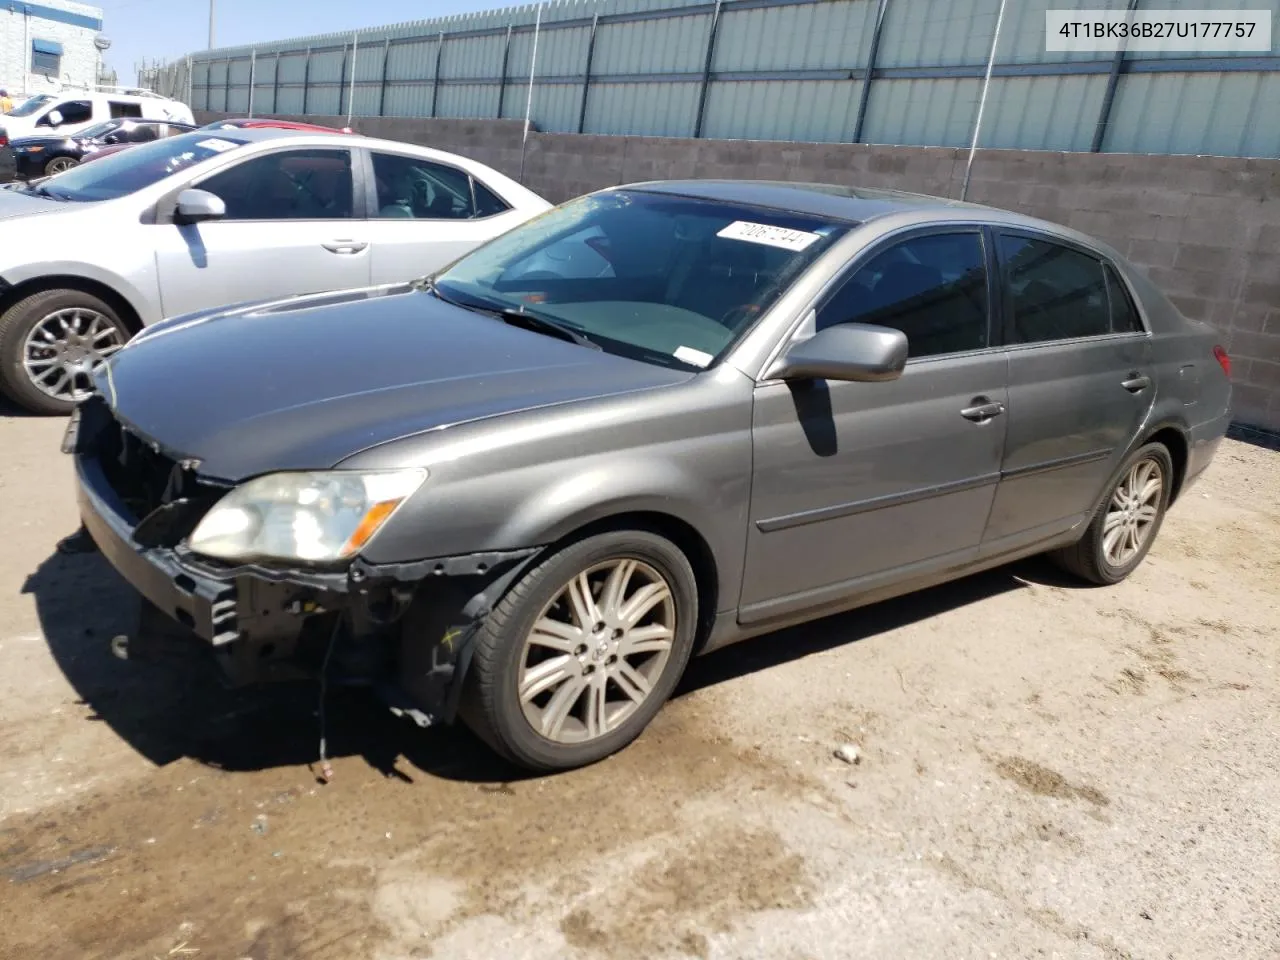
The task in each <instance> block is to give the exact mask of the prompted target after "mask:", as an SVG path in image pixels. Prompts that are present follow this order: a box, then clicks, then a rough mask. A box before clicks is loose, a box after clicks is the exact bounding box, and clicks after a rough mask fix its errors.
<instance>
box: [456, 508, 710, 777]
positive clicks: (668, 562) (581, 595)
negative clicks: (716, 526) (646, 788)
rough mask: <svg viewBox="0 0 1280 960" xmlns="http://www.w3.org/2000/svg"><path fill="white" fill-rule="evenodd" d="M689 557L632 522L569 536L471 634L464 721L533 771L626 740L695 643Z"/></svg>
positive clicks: (570, 764)
mask: <svg viewBox="0 0 1280 960" xmlns="http://www.w3.org/2000/svg"><path fill="white" fill-rule="evenodd" d="M697 623H698V591H697V583H696V580H695V578H694V574H693V569H692V568H691V567H690V565H689V561H688V559H687V558H686V557H685V556H684V554H683V553H681V552H680V550H679V549H678V548H677V547H676V546H675V545H674V544H672V543H671V542H670V541H668V540H666V539H664V538H663V537H660V536H657V535H656V534H653V533H649V532H646V531H638V530H620V531H612V532H609V533H602V534H598V535H596V536H592V537H588V538H586V539H583V540H579V541H577V542H576V543H572V544H570V545H569V546H567V547H565V548H564V549H562V550H560V551H559V552H557V553H555V554H553V555H551V556H550V557H548V558H547V559H546V560H544V561H542V562H541V563H540V564H538V565H537V566H536V567H534V568H533V569H532V570H530V571H529V572H528V573H526V574H525V575H524V576H523V577H522V578H521V579H520V580H519V581H518V582H517V583H516V584H515V585H514V586H513V587H512V588H511V589H510V590H509V591H508V592H507V594H506V595H505V596H504V597H503V598H502V600H501V602H499V603H498V605H497V607H495V609H494V610H493V612H492V613H490V614H489V616H488V617H487V618H486V620H485V623H484V625H483V627H482V628H481V630H480V631H479V633H478V634H477V636H476V640H475V651H474V657H473V659H472V662H471V669H470V672H469V674H468V677H467V684H468V690H467V696H466V698H465V701H464V705H463V710H462V719H463V720H464V722H465V723H466V724H467V726H469V727H470V728H471V729H472V730H473V731H474V732H475V733H476V734H477V735H478V736H479V737H480V738H481V739H482V740H484V741H485V742H486V743H488V744H489V745H490V746H491V747H492V748H493V749H494V750H496V751H497V752H498V753H500V754H502V755H503V756H504V757H506V758H507V759H508V760H511V761H513V762H515V763H517V764H520V765H521V766H524V767H527V768H529V769H532V770H537V771H552V770H566V769H571V768H574V767H581V766H586V765H587V764H590V763H595V762H596V761H598V760H601V759H603V758H605V757H607V756H609V755H610V754H612V753H615V752H616V751H618V750H620V749H622V748H623V747H624V746H626V745H627V744H629V743H630V742H631V741H632V740H634V739H635V738H636V737H637V736H639V734H640V732H641V731H642V730H644V728H645V727H646V726H647V725H648V724H649V721H650V720H652V719H653V717H654V715H655V714H656V713H657V712H658V710H659V709H660V708H661V707H662V704H663V703H664V702H665V701H666V700H667V698H668V697H669V696H670V695H671V692H672V690H673V689H674V688H675V685H676V682H677V681H678V680H679V679H680V675H681V674H682V673H683V672H684V668H685V665H686V664H687V663H688V661H689V656H690V653H691V651H692V649H693V643H694V636H695V633H696V629H697Z"/></svg>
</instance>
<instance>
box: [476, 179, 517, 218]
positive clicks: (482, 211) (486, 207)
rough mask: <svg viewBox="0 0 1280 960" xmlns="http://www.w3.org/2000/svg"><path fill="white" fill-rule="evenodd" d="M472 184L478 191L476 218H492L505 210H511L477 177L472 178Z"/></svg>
mask: <svg viewBox="0 0 1280 960" xmlns="http://www.w3.org/2000/svg"><path fill="white" fill-rule="evenodd" d="M471 182H472V184H474V185H475V189H476V216H477V217H492V216H495V215H497V214H499V213H502V212H503V211H504V210H510V209H511V208H510V207H509V206H508V205H507V203H506V201H505V200H503V199H502V198H501V197H499V196H498V195H497V194H496V193H494V192H493V191H492V190H490V189H489V188H488V187H486V186H485V185H484V184H483V183H481V182H480V181H479V180H477V179H476V178H475V177H472V178H471Z"/></svg>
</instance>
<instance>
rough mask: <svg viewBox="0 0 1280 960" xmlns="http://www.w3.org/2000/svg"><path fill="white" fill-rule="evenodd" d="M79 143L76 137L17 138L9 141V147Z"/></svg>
mask: <svg viewBox="0 0 1280 960" xmlns="http://www.w3.org/2000/svg"><path fill="white" fill-rule="evenodd" d="M78 142H81V141H79V140H78V139H77V138H76V137H18V138H17V139H14V140H10V141H9V146H11V147H14V148H17V147H48V146H56V145H60V144H64V143H65V144H67V145H69V146H70V145H75V144H76V143H78Z"/></svg>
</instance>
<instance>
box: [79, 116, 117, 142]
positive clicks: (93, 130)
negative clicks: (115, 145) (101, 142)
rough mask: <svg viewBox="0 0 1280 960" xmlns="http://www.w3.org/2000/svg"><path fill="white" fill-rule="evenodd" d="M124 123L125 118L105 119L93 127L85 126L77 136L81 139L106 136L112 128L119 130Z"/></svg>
mask: <svg viewBox="0 0 1280 960" xmlns="http://www.w3.org/2000/svg"><path fill="white" fill-rule="evenodd" d="M123 124H124V121H123V120H103V121H102V122H101V123H95V124H94V125H93V126H92V127H85V128H84V129H83V130H81V131H80V132H79V133H77V134H76V136H77V137H78V138H79V139H81V140H93V139H94V138H95V137H105V136H106V135H107V134H108V133H110V132H111V131H112V130H119V129H120V127H121V126H122V125H123Z"/></svg>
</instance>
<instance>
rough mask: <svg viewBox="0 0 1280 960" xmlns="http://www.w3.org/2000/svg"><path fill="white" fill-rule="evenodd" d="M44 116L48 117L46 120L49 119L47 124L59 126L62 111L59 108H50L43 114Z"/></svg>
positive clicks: (60, 124)
mask: <svg viewBox="0 0 1280 960" xmlns="http://www.w3.org/2000/svg"><path fill="white" fill-rule="evenodd" d="M45 117H46V118H47V119H48V121H49V126H51V127H60V126H62V111H61V110H50V111H49V112H48V113H47V114H45Z"/></svg>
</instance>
